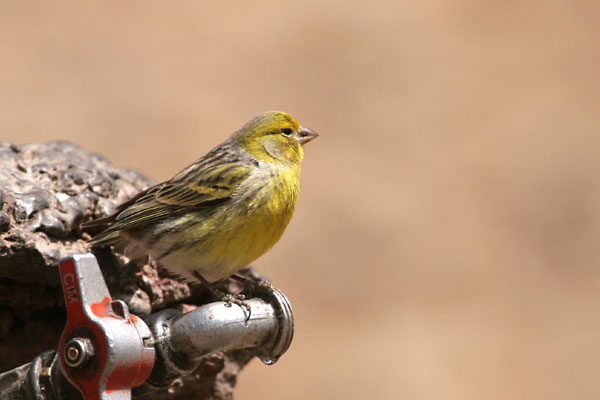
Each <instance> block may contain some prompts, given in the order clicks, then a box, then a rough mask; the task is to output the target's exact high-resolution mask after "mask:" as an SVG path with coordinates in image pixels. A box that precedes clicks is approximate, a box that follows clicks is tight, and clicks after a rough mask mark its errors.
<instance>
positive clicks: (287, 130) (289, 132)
mask: <svg viewBox="0 0 600 400" xmlns="http://www.w3.org/2000/svg"><path fill="white" fill-rule="evenodd" d="M292 132H293V131H292V130H291V129H290V128H285V129H282V130H281V133H283V134H284V135H285V136H290V135H291V134H292Z"/></svg>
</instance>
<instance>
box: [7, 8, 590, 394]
mask: <svg viewBox="0 0 600 400" xmlns="http://www.w3.org/2000/svg"><path fill="white" fill-rule="evenodd" d="M599 20H600V5H599V3H598V2H596V1H566V0H563V1H554V2H549V1H548V2H544V1H520V2H514V1H512V2H500V1H497V2H476V1H468V0H464V1H452V2H450V1H442V0H437V1H436V0H430V1H424V2H413V1H389V2H386V1H375V2H371V3H369V5H367V3H363V2H344V1H330V2H323V1H306V2H282V1H256V2H240V3H237V4H234V3H232V2H220V3H216V2H215V3H204V2H192V1H185V2H184V1H180V2H127V3H123V2H104V3H102V4H87V5H83V4H80V3H74V2H70V3H67V2H64V3H62V4H59V3H51V2H37V3H33V2H29V3H27V2H16V1H15V2H3V4H2V5H0V55H1V60H2V62H1V64H0V72H1V73H0V138H1V140H6V141H11V142H14V143H24V142H39V141H44V140H55V139H64V140H70V141H73V142H76V143H79V144H80V145H82V146H83V147H85V148H86V149H88V150H90V151H93V152H98V153H103V154H105V155H106V156H107V157H108V158H109V159H110V160H112V161H113V162H114V163H115V164H116V165H118V166H121V167H134V168H136V169H139V170H141V171H143V172H144V173H146V174H147V175H149V176H151V177H152V178H154V179H155V180H157V181H158V180H163V179H167V178H169V177H170V176H172V175H173V174H174V173H176V172H177V171H178V170H179V169H181V168H182V167H184V166H185V165H187V164H188V163H190V162H192V161H193V160H194V159H196V158H198V157H199V156H201V155H203V154H204V153H205V152H206V151H208V150H209V149H210V148H212V146H214V145H216V144H217V143H219V142H220V141H222V140H224V139H225V138H226V137H227V136H228V135H229V134H230V133H231V132H233V131H234V130H236V129H237V128H238V127H240V126H241V125H242V124H243V123H244V122H245V121H246V120H248V119H249V118H251V117H252V116H253V115H254V114H256V113H258V112H261V111H264V110H268V109H281V110H285V111H288V112H290V113H291V114H293V115H295V116H296V117H297V118H298V119H299V120H300V122H301V123H302V124H304V125H306V126H309V127H311V128H313V129H316V130H318V131H319V132H320V133H321V137H320V138H319V139H318V140H316V141H315V142H312V143H310V145H308V146H307V148H306V157H305V160H304V164H303V173H302V191H301V198H300V201H299V205H298V210H297V213H296V216H295V218H294V220H293V221H292V223H291V225H290V227H289V228H288V230H287V232H286V234H285V235H284V237H283V239H282V241H281V242H280V243H279V244H278V245H277V246H276V247H275V248H274V250H273V251H272V252H270V253H269V254H268V255H266V256H264V257H263V258H261V259H260V260H258V262H256V263H255V266H256V267H257V268H258V269H259V270H261V271H262V272H263V273H264V274H266V275H267V276H268V277H269V278H270V279H271V280H272V281H273V282H274V284H275V285H276V286H278V287H280V288H282V289H283V290H284V291H285V293H286V294H287V295H288V296H289V298H290V299H291V301H292V304H293V306H294V311H295V317H296V335H295V339H294V342H293V344H292V347H291V349H290V350H289V352H288V353H287V354H286V355H285V356H284V357H283V358H282V359H281V360H280V362H279V363H278V364H276V365H275V366H273V367H267V366H264V365H261V364H260V362H259V361H258V360H256V361H254V362H253V363H252V365H251V366H250V367H249V368H248V369H247V370H245V371H244V373H243V374H242V375H241V377H240V379H239V384H238V387H239V389H238V391H237V398H238V399H259V398H260V399H262V398H266V399H279V398H285V399H292V400H295V399H338V398H349V399H363V398H371V399H598V398H599V396H600V379H598V371H599V370H600V314H599V312H598V306H599V302H600V294H599V289H600V271H599V269H598V263H599V262H600V251H599V246H598V238H599V234H600V158H599V155H598V152H599V149H600V132H599V128H600V113H599V110H600V108H599V107H600V94H599V90H600V73H599V71H600V23H599V22H598V21H599Z"/></svg>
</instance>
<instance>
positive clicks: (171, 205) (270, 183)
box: [84, 111, 318, 282]
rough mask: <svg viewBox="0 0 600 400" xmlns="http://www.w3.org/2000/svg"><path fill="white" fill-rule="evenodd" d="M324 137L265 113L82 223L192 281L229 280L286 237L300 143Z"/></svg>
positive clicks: (97, 241)
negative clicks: (170, 175) (102, 215)
mask: <svg viewBox="0 0 600 400" xmlns="http://www.w3.org/2000/svg"><path fill="white" fill-rule="evenodd" d="M317 136H318V134H317V133H316V132H315V131H313V130H311V129H308V128H305V127H302V126H300V124H299V123H298V121H296V119H295V118H294V117H292V116H291V115H289V114H287V113H285V112H280V111H268V112H265V113H262V114H259V115H258V116H256V117H255V118H253V119H252V120H250V121H249V122H247V123H246V124H245V125H244V126H243V127H242V128H241V129H240V130H238V131H237V132H235V133H233V134H232V135H231V137H230V138H229V139H227V140H226V141H225V142H223V143H221V144H220V145H218V146H217V147H215V148H214V149H213V150H211V151H210V152H209V153H208V154H206V155H205V156H204V157H202V158H200V159H198V160H197V161H195V162H194V163H192V164H191V165H189V166H188V167H187V168H185V169H183V170H182V171H181V172H179V173H178V174H177V175H175V176H174V177H173V178H171V179H169V180H168V181H166V182H163V183H160V184H158V185H156V186H153V187H151V188H149V189H146V190H144V191H142V192H141V193H139V194H138V195H136V196H135V197H134V198H132V199H131V200H129V201H127V202H126V203H124V204H121V205H120V206H119V207H117V208H116V210H115V212H114V213H113V214H112V215H110V216H108V217H106V218H101V219H97V220H94V221H90V222H87V223H86V224H84V227H91V226H100V227H103V228H104V230H103V231H102V232H100V233H99V234H98V235H96V236H95V237H94V238H93V239H92V240H91V243H92V244H94V245H98V246H110V245H114V246H116V247H118V248H120V249H122V251H124V253H125V254H126V255H128V256H130V257H134V258H137V257H139V256H141V255H150V256H151V258H152V259H154V260H155V261H156V262H157V263H158V264H159V265H160V266H161V267H163V268H165V269H167V270H169V271H171V272H172V273H174V274H176V275H179V276H181V277H182V278H185V279H187V280H193V279H194V278H198V279H200V280H202V281H204V282H214V281H217V280H220V279H223V278H226V277H228V276H230V275H232V274H234V273H235V272H237V271H239V270H240V269H242V268H244V267H246V266H247V265H248V264H250V263H251V262H252V261H254V260H256V259H257V258H258V257H260V256H261V255H263V254H264V253H266V252H267V251H268V250H269V249H270V248H271V247H272V246H273V245H274V244H275V243H276V242H277V241H278V240H279V238H281V236H282V234H283V232H284V230H285V228H286V226H287V225H288V223H289V221H290V219H291V218H292V215H293V214H294V209H295V207H296V200H297V198H298V189H299V183H300V181H299V175H300V162H301V161H302V157H303V150H302V146H303V145H304V144H306V143H308V142H309V141H311V140H313V139H314V138H316V137H317Z"/></svg>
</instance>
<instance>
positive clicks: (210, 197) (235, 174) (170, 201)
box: [114, 163, 252, 229]
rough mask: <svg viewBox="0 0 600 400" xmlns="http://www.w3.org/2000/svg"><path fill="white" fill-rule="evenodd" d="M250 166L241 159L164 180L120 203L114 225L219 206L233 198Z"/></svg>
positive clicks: (131, 224)
mask: <svg viewBox="0 0 600 400" xmlns="http://www.w3.org/2000/svg"><path fill="white" fill-rule="evenodd" d="M251 170H252V167H250V166H248V165H245V164H242V163H226V164H221V165H219V166H218V167H213V168H208V169H204V170H200V171H197V172H194V173H193V176H191V177H190V176H186V177H185V178H184V179H178V180H171V181H167V182H164V183H162V184H160V185H157V186H155V187H153V188H151V189H149V190H148V191H147V192H146V193H144V194H142V195H140V196H138V197H137V198H136V199H135V201H133V202H129V203H126V204H124V205H123V206H122V207H119V210H117V213H116V216H115V226H114V227H115V228H117V229H130V228H134V227H138V226H141V225H147V224H151V223H153V222H155V221H158V220H161V219H162V218H164V217H168V216H172V215H174V214H179V213H182V212H186V211H189V210H190V209H206V208H211V207H216V206H217V205H219V204H221V203H223V202H225V201H227V200H229V199H230V198H231V196H232V194H233V193H234V191H235V189H236V188H237V187H238V185H239V184H240V183H241V182H243V181H244V180H245V179H246V178H247V177H248V175H250V172H251ZM132 200H133V199H132Z"/></svg>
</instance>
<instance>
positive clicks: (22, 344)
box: [0, 142, 252, 399]
mask: <svg viewBox="0 0 600 400" xmlns="http://www.w3.org/2000/svg"><path fill="white" fill-rule="evenodd" d="M152 184H153V182H152V181H151V180H150V179H148V178H147V177H145V176H144V175H143V174H141V173H139V172H137V171H135V170H131V169H120V168H116V167H114V166H113V165H112V164H110V162H109V161H108V160H107V159H106V158H105V157H103V156H101V155H97V154H92V153H89V152H87V151H85V150H83V149H82V148H80V147H79V146H77V145H74V144H72V143H68V142H47V143H36V144H25V145H18V146H17V145H13V144H11V143H6V142H0V326H1V329H0V372H2V371H6V370H8V369H11V368H14V367H17V366H19V365H21V364H24V363H27V362H29V361H31V360H32V359H33V358H34V357H35V356H37V355H38V354H39V353H41V352H42V351H44V350H51V349H55V348H56V346H57V344H58V341H59V337H60V334H61V332H62V329H63V327H64V322H65V319H66V314H65V310H64V302H63V294H62V290H61V287H60V283H59V275H58V262H59V260H60V259H61V258H62V257H65V256H68V255H69V254H73V253H82V252H89V251H93V253H94V254H95V255H96V258H97V259H98V262H99V264H100V267H101V269H102V272H103V274H104V277H105V280H106V283H107V286H108V288H109V290H110V292H111V294H112V296H113V298H116V299H122V300H124V301H125V302H127V303H128V305H129V307H130V310H131V312H132V313H134V314H137V315H140V316H142V315H147V314H150V313H152V312H155V311H157V310H160V309H163V308H167V307H173V308H179V309H186V307H187V308H189V309H193V308H194V307H195V305H194V303H195V304H202V303H203V302H206V301H208V300H211V301H212V299H210V298H209V296H210V295H209V294H208V293H206V292H205V291H203V290H202V289H200V288H198V287H191V286H190V285H188V284H187V283H185V282H180V281H178V280H176V279H173V278H171V277H169V276H166V275H164V274H163V273H162V272H161V271H159V270H158V269H157V268H156V266H154V265H152V264H146V265H138V264H136V263H135V262H133V261H130V260H129V259H127V258H126V257H124V256H123V255H120V254H117V253H115V252H113V250H111V249H90V246H89V244H88V242H87V240H88V239H89V238H90V237H91V235H92V234H93V233H94V232H84V231H82V230H81V228H80V224H81V222H83V221H88V220H91V219H95V218H99V217H104V216H106V215H108V214H109V213H111V212H112V211H113V210H114V209H115V207H116V206H118V205H119V204H120V203H122V202H124V201H126V200H128V199H130V198H131V197H133V196H134V195H135V194H136V193H138V192H139V191H140V190H142V189H144V188H147V187H149V186H151V185H152ZM186 304H189V305H186ZM251 357H252V356H251V355H250V353H248V352H246V351H244V350H242V351H234V352H227V353H225V354H217V355H212V356H210V357H209V358H207V360H206V361H205V362H203V363H202V365H201V366H200V367H199V368H198V370H197V371H196V372H195V373H194V374H192V375H190V376H187V377H184V378H182V379H179V380H177V381H176V382H174V383H173V384H172V385H171V387H169V388H165V389H164V390H162V391H161V392H160V393H159V392H157V393H155V394H152V395H149V396H146V398H161V399H162V398H170V399H174V398H181V399H183V398H187V397H186V396H188V394H190V393H211V398H213V399H224V398H231V397H232V391H233V386H234V384H235V376H236V375H237V373H238V372H239V371H240V370H241V368H242V367H243V366H244V365H245V364H246V363H247V362H248V361H249V360H250V358H251ZM232 377H233V378H232Z"/></svg>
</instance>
